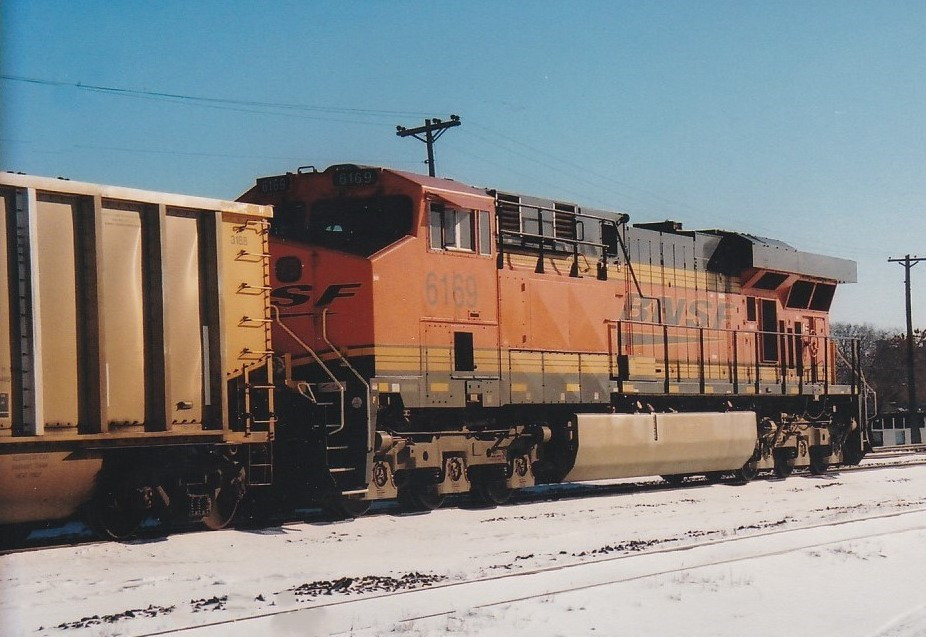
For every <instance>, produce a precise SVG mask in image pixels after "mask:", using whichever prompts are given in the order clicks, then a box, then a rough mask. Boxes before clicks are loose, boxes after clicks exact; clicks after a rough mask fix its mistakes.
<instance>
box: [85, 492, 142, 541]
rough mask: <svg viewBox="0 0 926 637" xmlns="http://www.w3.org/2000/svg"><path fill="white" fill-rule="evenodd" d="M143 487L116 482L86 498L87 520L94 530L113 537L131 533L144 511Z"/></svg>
mask: <svg viewBox="0 0 926 637" xmlns="http://www.w3.org/2000/svg"><path fill="white" fill-rule="evenodd" d="M145 493H146V490H145V489H142V488H138V487H135V488H133V487H131V486H124V485H116V486H111V487H109V488H107V489H105V490H104V491H102V492H100V493H99V494H97V496H96V497H95V498H94V499H93V500H92V501H91V502H90V504H89V510H88V515H87V522H88V524H89V525H90V528H92V529H93V530H94V531H96V533H97V534H99V535H102V536H104V537H109V538H112V539H114V540H126V539H128V538H130V537H132V536H133V535H134V534H135V532H136V531H138V527H140V526H141V523H142V522H143V521H144V520H145V517H146V516H147V513H148V506H147V502H146V497H145Z"/></svg>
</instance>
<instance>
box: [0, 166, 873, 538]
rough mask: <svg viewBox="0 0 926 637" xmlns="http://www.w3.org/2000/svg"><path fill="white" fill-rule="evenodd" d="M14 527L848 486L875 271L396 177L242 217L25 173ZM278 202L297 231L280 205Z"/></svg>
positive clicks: (4, 444)
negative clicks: (796, 479) (853, 327)
mask: <svg viewBox="0 0 926 637" xmlns="http://www.w3.org/2000/svg"><path fill="white" fill-rule="evenodd" d="M0 193H2V196H3V202H4V209H5V217H4V224H3V225H2V226H0V232H2V234H0V268H2V267H5V268H6V271H5V272H4V273H3V274H6V276H3V277H2V280H4V281H5V285H6V289H5V290H0V293H2V294H3V295H5V297H7V298H9V299H10V303H9V304H8V307H9V308H10V310H9V311H8V312H7V313H5V314H4V313H2V312H0V325H2V326H8V329H7V330H0V334H5V333H7V332H9V334H10V338H9V341H8V342H0V372H2V373H0V477H2V479H3V480H2V482H3V485H4V486H3V489H2V493H0V524H5V525H12V524H18V523H26V522H36V521H45V520H53V519H58V518H63V517H67V516H70V515H73V514H74V513H76V512H78V511H84V512H86V513H87V515H88V517H89V518H90V519H91V520H92V521H93V524H94V525H95V526H96V528H98V529H100V530H101V531H102V532H103V533H105V534H108V535H109V536H112V537H125V536H127V535H129V534H131V533H132V532H133V531H134V530H135V529H136V528H137V526H138V525H139V523H140V522H141V521H142V520H143V519H145V518H146V517H148V516H150V515H152V514H156V515H158V516H159V517H161V518H163V519H167V520H178V519H179V520H181V521H190V520H201V521H202V522H203V523H204V524H205V525H206V526H207V527H209V528H220V527H222V526H224V525H226V524H228V523H229V522H230V521H231V520H232V518H233V517H234V515H235V514H236V512H237V511H238V509H239V504H240V503H242V502H247V503H249V504H250V505H252V507H253V508H254V509H256V508H258V507H260V506H267V504H268V503H270V504H271V505H272V506H274V507H291V506H298V505H301V504H309V503H311V504H320V505H323V506H325V507H326V508H328V509H329V510H330V511H332V512H334V513H335V514H337V515H339V516H356V515H360V514H362V513H363V512H364V511H366V509H367V508H368V507H369V506H370V504H371V503H372V502H373V501H375V500H380V499H398V500H399V501H400V502H401V503H402V504H403V506H405V507H407V508H411V509H418V510H428V509H433V508H436V507H438V506H440V505H441V503H442V501H443V500H444V497H445V496H446V495H448V494H459V493H471V494H473V496H474V497H477V498H479V499H480V500H482V501H484V502H488V503H494V504H499V503H503V502H505V501H506V500H507V499H508V498H509V496H510V494H511V493H512V491H513V490H515V489H518V488H523V487H528V486H532V485H534V484H538V483H550V482H563V481H587V480H600V479H612V478H622V477H633V476H648V475H662V476H663V477H665V479H666V480H668V481H669V482H671V483H680V482H681V481H683V480H685V479H686V478H688V477H690V476H705V477H706V478H707V479H708V480H718V479H720V478H722V477H723V476H725V475H729V476H731V477H735V479H737V480H739V481H748V480H750V479H752V478H754V477H755V476H756V474H757V473H758V472H759V471H770V472H773V473H774V474H776V475H777V476H779V477H782V478H783V477H786V476H787V475H789V474H790V473H791V471H792V470H793V469H794V468H795V467H799V468H807V469H808V470H809V471H811V472H813V473H823V472H825V471H827V469H828V468H829V467H830V466H831V465H834V464H854V463H857V462H859V461H860V460H861V458H862V456H863V455H864V453H865V451H866V450H867V449H868V440H867V436H866V430H865V426H864V424H865V419H864V417H865V404H864V398H865V393H864V391H863V387H862V381H861V377H860V373H859V363H858V349H857V345H856V344H854V343H851V342H850V343H847V344H845V346H843V347H837V343H836V342H835V340H834V339H833V338H832V337H831V336H830V334H829V309H830V304H831V302H832V299H833V295H834V293H835V289H836V286H837V285H838V284H840V283H847V282H853V281H855V277H856V270H855V264H854V263H853V262H851V261H847V260H844V259H838V258H833V257H826V256H822V255H815V254H810V253H806V252H801V251H798V250H796V249H794V248H792V247H790V246H788V245H786V244H784V243H782V242H779V241H774V240H770V239H766V238H762V237H758V236H754V235H750V234H744V233H738V232H730V231H724V230H699V231H693V230H688V229H685V228H684V227H683V225H682V224H681V223H678V222H674V221H663V222H657V223H638V224H631V223H630V221H629V217H628V215H626V214H623V213H616V212H609V211H602V210H595V209H591V208H587V207H582V206H579V205H577V204H575V203H571V202H565V201H558V200H549V199H542V198H538V197H531V196H526V195H521V194H516V193H511V192H502V191H498V190H487V189H480V188H474V187H470V186H466V185H463V184H461V183H458V182H455V181H452V180H447V179H437V178H433V177H425V176H422V175H417V174H412V173H407V172H402V171H397V170H391V169H387V168H377V167H369V166H355V165H337V166H332V167H330V168H328V169H326V170H323V171H319V170H316V169H315V168H313V167H302V168H300V169H299V170H297V171H295V172H293V173H286V174H283V175H275V176H270V177H264V178H260V179H257V181H256V184H255V185H254V186H253V187H252V188H250V189H249V190H248V191H247V192H246V193H244V194H243V195H242V196H241V197H240V198H239V201H238V202H221V201H215V200H205V199H199V198H188V197H180V196H175V195H163V194H160V193H148V192H143V191H134V190H127V189H116V188H110V187H103V186H94V185H90V184H79V183H76V182H69V181H61V180H49V179H42V178H35V177H28V176H21V175H2V176H0ZM271 206H272V214H271Z"/></svg>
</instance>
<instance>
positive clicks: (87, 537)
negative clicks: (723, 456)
mask: <svg viewBox="0 0 926 637" xmlns="http://www.w3.org/2000/svg"><path fill="white" fill-rule="evenodd" d="M917 451H918V450H911V451H907V450H891V451H886V452H875V453H870V454H868V455H867V456H866V458H865V461H864V464H861V465H857V466H842V467H838V468H836V469H833V470H832V472H833V473H834V474H839V473H843V472H853V471H871V470H878V469H890V468H903V467H909V466H917V465H924V464H926V456H923V455H917ZM807 475H809V472H807V471H806V470H795V472H794V473H793V474H792V477H800V476H807ZM759 479H767V480H777V478H775V477H774V476H773V475H772V474H770V473H763V474H761V475H760V477H759ZM711 484H712V483H711V482H709V481H708V480H706V479H705V478H702V477H693V478H689V479H687V480H686V481H685V482H684V483H682V484H681V485H680V486H674V485H671V484H669V483H668V482H666V481H664V480H662V479H661V478H647V479H643V480H629V481H620V482H608V483H605V484H601V483H568V484H566V483H563V484H551V485H541V486H537V487H531V488H528V489H523V490H520V491H517V492H515V493H514V495H513V496H512V498H511V501H510V504H530V503H532V502H544V501H549V500H563V499H587V498H595V497H610V496H615V495H625V494H627V495H629V494H632V493H647V492H653V491H663V490H673V489H690V488H697V487H706V486H711ZM447 506H457V507H464V508H465V507H474V506H480V505H477V504H475V503H474V502H473V501H472V500H471V499H469V498H468V497H467V496H466V495H459V496H449V497H448V498H447ZM397 514H398V515H402V514H403V511H402V509H401V507H400V505H399V504H398V503H396V502H391V501H390V502H383V503H379V504H376V505H374V507H373V508H372V509H371V510H370V512H369V513H368V514H367V515H397ZM326 520H331V517H330V515H328V514H327V513H326V512H324V511H323V510H321V509H298V510H297V511H296V513H295V514H293V515H281V516H274V517H271V518H268V519H267V520H266V521H265V522H266V524H262V526H275V525H285V524H294V523H299V522H308V523H319V522H325V521H326ZM236 526H237V527H238V528H249V527H253V526H254V524H253V523H248V522H241V523H238V524H237V525H236ZM68 527H74V528H73V530H71V531H68V530H67V529H68ZM59 528H60V529H61V530H54V529H52V530H47V529H36V531H38V535H36V537H30V538H29V539H28V540H27V541H26V542H25V543H24V544H22V545H19V546H15V547H13V548H2V549H0V556H2V555H7V554H11V553H23V552H30V551H41V550H45V549H51V548H61V547H67V546H77V545H93V544H100V543H105V542H106V541H107V540H100V539H99V538H97V537H96V536H94V535H93V533H92V531H91V530H90V529H89V528H87V527H86V526H85V525H83V523H82V522H81V521H80V520H78V519H74V520H69V521H66V522H65V524H64V525H63V526H62V527H59ZM198 532H207V531H203V530H202V529H199V528H197V527H195V526H190V527H189V528H185V527H176V528H173V529H169V530H168V531H165V527H164V526H162V525H157V526H150V527H143V528H142V530H141V531H140V532H139V533H138V534H137V536H136V538H135V539H137V540H150V539H154V538H157V537H162V536H164V535H165V534H180V533H198ZM34 533H35V531H33V534H34Z"/></svg>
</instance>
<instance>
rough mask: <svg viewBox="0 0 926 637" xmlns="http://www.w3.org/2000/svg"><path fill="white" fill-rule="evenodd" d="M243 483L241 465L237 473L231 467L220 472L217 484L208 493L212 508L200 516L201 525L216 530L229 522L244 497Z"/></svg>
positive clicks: (243, 477)
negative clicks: (206, 513) (207, 513)
mask: <svg viewBox="0 0 926 637" xmlns="http://www.w3.org/2000/svg"><path fill="white" fill-rule="evenodd" d="M244 484H245V475H244V468H243V467H239V468H238V471H237V473H236V472H235V469H234V468H233V467H229V468H226V469H225V470H224V471H222V472H221V478H220V479H219V486H218V487H217V488H216V489H214V490H213V491H212V493H210V494H209V499H210V500H211V502H212V509H211V510H210V511H209V515H206V516H204V517H203V518H202V523H203V526H205V527H206V528H207V529H209V530H210V531H218V530H219V529H224V528H225V527H226V526H228V525H229V524H230V523H231V521H232V519H233V518H234V517H235V513H236V512H237V511H238V505H239V504H240V503H241V500H242V498H243V497H244Z"/></svg>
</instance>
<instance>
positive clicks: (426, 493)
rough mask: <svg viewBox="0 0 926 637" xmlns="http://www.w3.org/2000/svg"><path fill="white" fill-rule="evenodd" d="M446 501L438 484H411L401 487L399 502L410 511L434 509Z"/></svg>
mask: <svg viewBox="0 0 926 637" xmlns="http://www.w3.org/2000/svg"><path fill="white" fill-rule="evenodd" d="M443 503H444V495H443V494H442V493H439V492H438V490H437V485H436V484H415V483H412V484H409V485H408V486H405V487H403V488H401V489H399V504H401V505H402V507H403V508H405V509H406V510H408V511H433V510H434V509H438V508H440V506H441V505H442V504H443Z"/></svg>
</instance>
